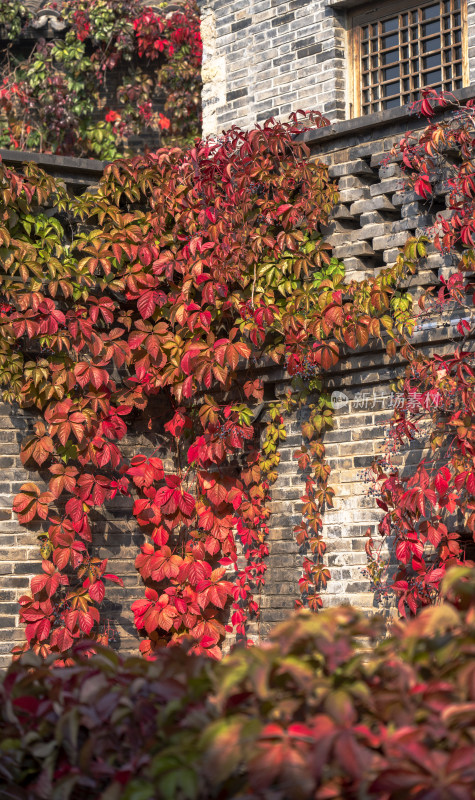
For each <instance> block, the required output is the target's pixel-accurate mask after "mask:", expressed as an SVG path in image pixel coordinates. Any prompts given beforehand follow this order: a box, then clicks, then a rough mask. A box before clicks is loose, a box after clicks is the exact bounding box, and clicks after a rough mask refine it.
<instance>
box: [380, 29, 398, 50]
mask: <svg viewBox="0 0 475 800" xmlns="http://www.w3.org/2000/svg"><path fill="white" fill-rule="evenodd" d="M398 44H399V36H398V34H397V33H392V34H391V35H390V36H382V37H381V48H382V50H386V49H387V48H388V47H397V46H398Z"/></svg>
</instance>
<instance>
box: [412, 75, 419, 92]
mask: <svg viewBox="0 0 475 800" xmlns="http://www.w3.org/2000/svg"><path fill="white" fill-rule="evenodd" d="M412 85H413V87H414V89H418V88H419V75H414V76H413V78H412Z"/></svg>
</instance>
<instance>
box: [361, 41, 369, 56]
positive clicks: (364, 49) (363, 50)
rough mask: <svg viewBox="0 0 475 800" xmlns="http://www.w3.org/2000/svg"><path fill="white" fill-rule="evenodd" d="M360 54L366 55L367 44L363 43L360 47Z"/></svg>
mask: <svg viewBox="0 0 475 800" xmlns="http://www.w3.org/2000/svg"><path fill="white" fill-rule="evenodd" d="M361 52H362V54H363V55H364V56H367V55H368V42H363V44H362V45H361Z"/></svg>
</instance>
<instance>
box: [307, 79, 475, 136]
mask: <svg viewBox="0 0 475 800" xmlns="http://www.w3.org/2000/svg"><path fill="white" fill-rule="evenodd" d="M453 94H454V97H456V98H457V100H459V101H461V102H465V101H466V100H471V99H472V98H474V97H475V84H471V85H470V86H467V87H465V88H464V89H458V90H457V91H456V92H454V93H453ZM448 108H450V106H449V105H448V106H445V107H441V106H437V107H436V108H435V109H434V111H435V116H438V115H442V114H443V113H444V112H446V111H447V109H448ZM409 119H411V120H412V119H418V118H417V117H415V116H414V117H412V116H410V115H409V113H408V106H400V107H399V108H391V109H387V110H385V111H377V112H375V113H374V114H367V115H366V116H364V117H355V118H354V119H345V120H343V121H341V122H332V123H330V125H327V126H326V127H324V128H312V129H311V130H308V131H304V132H303V133H301V134H299V135H298V136H297V139H298V140H301V141H304V142H305V143H306V144H315V145H319V144H322V143H324V142H328V141H330V140H336V139H341V138H344V137H345V136H348V135H353V136H354V135H357V134H359V133H367V132H368V131H375V130H377V129H378V128H385V127H387V126H389V125H391V124H394V123H398V122H407V121H408V120H409ZM414 127H416V126H414Z"/></svg>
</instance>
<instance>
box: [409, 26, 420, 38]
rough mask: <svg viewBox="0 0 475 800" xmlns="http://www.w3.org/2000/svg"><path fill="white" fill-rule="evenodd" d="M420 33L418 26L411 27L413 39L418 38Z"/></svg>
mask: <svg viewBox="0 0 475 800" xmlns="http://www.w3.org/2000/svg"><path fill="white" fill-rule="evenodd" d="M418 35H419V34H418V32H417V27H415V28H411V39H413V40H414V39H417V38H418Z"/></svg>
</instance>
